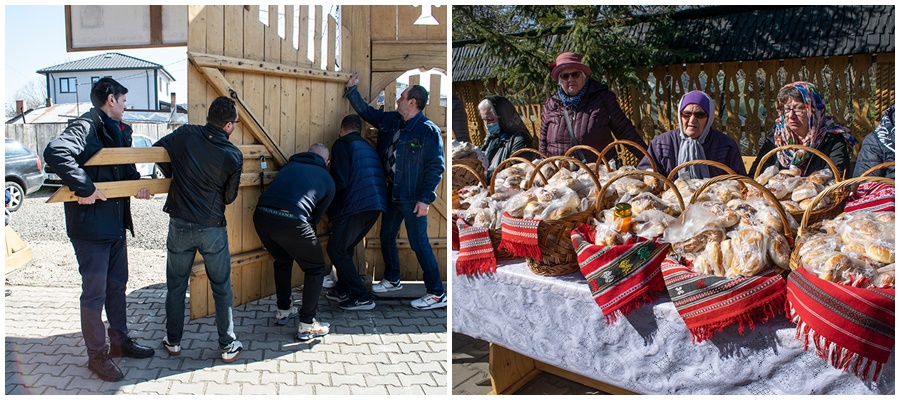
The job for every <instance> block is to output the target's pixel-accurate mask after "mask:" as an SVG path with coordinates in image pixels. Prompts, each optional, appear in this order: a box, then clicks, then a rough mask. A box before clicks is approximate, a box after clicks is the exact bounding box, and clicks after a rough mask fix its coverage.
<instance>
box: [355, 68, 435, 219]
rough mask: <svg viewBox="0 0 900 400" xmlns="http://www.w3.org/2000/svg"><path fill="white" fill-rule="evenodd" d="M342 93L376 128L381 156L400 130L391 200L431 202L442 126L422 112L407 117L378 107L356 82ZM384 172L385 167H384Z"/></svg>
mask: <svg viewBox="0 0 900 400" xmlns="http://www.w3.org/2000/svg"><path fill="white" fill-rule="evenodd" d="M344 97H346V98H347V99H348V100H350V106H352V107H353V109H354V110H356V112H357V113H358V114H359V116H360V117H362V119H364V120H365V121H366V122H368V123H369V124H371V125H372V126H374V127H376V128H378V143H377V145H376V146H375V150H376V151H378V154H379V155H381V157H384V153H385V151H386V149H387V148H388V147H389V146H390V145H391V139H392V138H393V137H394V133H395V132H397V131H398V130H399V131H400V138H399V139H398V140H397V146H396V149H395V152H396V153H395V154H396V172H395V174H394V182H393V185H392V186H391V187H389V188H388V192H389V196H390V200H391V201H394V202H397V203H415V202H417V201H420V202H422V203H425V204H431V203H432V202H433V201H434V200H435V199H436V198H437V195H436V194H435V190H436V189H437V185H438V184H439V183H440V182H441V175H442V174H443V173H444V146H443V143H442V140H443V138H442V136H441V130H440V128H438V127H437V125H435V124H434V122H431V121H430V120H429V119H428V118H426V117H425V116H424V115H422V113H421V112H419V113H418V114H416V115H415V116H414V117H412V118H411V119H410V120H409V121H403V116H401V115H400V113H398V112H396V111H388V112H385V111H381V110H378V109H376V108H374V107H372V106H370V105H368V104H366V102H365V101H363V99H362V97H360V95H359V91H358V90H357V88H356V86H352V87H349V88H347V89H346V90H345V92H344ZM385 173H387V171H385Z"/></svg>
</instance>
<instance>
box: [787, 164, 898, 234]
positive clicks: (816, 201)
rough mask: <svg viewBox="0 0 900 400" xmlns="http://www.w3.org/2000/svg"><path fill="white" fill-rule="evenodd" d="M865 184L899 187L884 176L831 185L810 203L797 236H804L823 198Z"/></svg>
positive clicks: (850, 180) (848, 180)
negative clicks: (846, 187) (847, 187)
mask: <svg viewBox="0 0 900 400" xmlns="http://www.w3.org/2000/svg"><path fill="white" fill-rule="evenodd" d="M864 182H881V183H886V184H889V185H893V186H897V185H896V184H895V183H894V180H893V179H891V178H885V177H883V176H860V177H857V178H850V179H847V180H843V181H840V182H836V183H835V184H834V185H831V186H829V187H827V188H825V190H823V191H822V193H819V195H818V196H816V197H814V198H813V199H812V202H811V203H809V208H807V209H806V211H804V212H803V219H801V220H800V229H799V230H798V231H797V236H800V235H802V234H803V230H804V229H806V227H807V224H808V223H809V216H810V215H811V214H812V212H813V210H814V209H815V208H816V205H818V204H819V202H820V201H822V199H823V198H825V196H829V195H831V192H834V191H837V190H840V189H842V188H843V187H845V186H852V185H856V184H858V183H864Z"/></svg>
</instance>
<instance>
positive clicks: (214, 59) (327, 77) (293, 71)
mask: <svg viewBox="0 0 900 400" xmlns="http://www.w3.org/2000/svg"><path fill="white" fill-rule="evenodd" d="M445 51H446V49H445ZM189 57H190V58H192V59H193V62H195V63H196V65H198V66H201V67H209V68H215V69H222V70H229V71H244V72H253V73H259V74H265V75H267V76H283V77H288V78H303V79H311V80H317V81H328V82H339V83H347V80H348V79H350V76H351V73H350V72H335V71H324V70H319V69H316V68H314V67H310V66H305V65H288V64H282V63H278V62H270V61H253V60H249V59H244V58H238V57H227V56H219V55H215V54H207V53H189ZM445 59H446V54H445Z"/></svg>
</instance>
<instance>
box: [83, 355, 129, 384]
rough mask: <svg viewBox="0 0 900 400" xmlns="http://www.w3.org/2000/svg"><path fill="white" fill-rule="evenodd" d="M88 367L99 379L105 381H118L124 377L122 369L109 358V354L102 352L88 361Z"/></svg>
mask: <svg viewBox="0 0 900 400" xmlns="http://www.w3.org/2000/svg"><path fill="white" fill-rule="evenodd" d="M88 369H89V370H91V371H94V373H95V374H97V376H99V377H100V379H103V380H104V381H107V382H118V381H121V380H122V379H125V375H124V374H122V370H121V369H119V367H118V366H116V363H114V362H113V360H112V359H110V358H109V354H106V353H103V354H100V355H98V356H97V357H94V358H92V359H90V360H89V361H88Z"/></svg>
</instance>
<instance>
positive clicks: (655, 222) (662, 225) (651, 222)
mask: <svg viewBox="0 0 900 400" xmlns="http://www.w3.org/2000/svg"><path fill="white" fill-rule="evenodd" d="M674 220H675V217H673V216H671V215H669V214H666V213H664V212H662V211H658V210H645V211H644V212H642V213H640V214H635V215H634V216H633V217H632V220H631V222H632V225H631V226H632V231H633V232H634V234H635V235H636V236H640V237H642V238H647V239H653V238H657V237H660V236H662V234H663V232H664V231H665V230H666V228H668V227H669V224H671V223H672V221H674Z"/></svg>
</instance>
